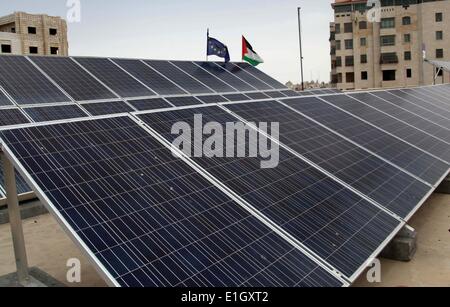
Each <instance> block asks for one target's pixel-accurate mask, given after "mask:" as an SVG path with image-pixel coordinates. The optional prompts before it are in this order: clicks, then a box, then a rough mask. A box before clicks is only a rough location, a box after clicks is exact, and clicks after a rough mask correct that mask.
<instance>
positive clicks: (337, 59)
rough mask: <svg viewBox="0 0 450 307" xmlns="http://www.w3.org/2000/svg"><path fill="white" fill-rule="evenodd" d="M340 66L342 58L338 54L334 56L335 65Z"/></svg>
mask: <svg viewBox="0 0 450 307" xmlns="http://www.w3.org/2000/svg"><path fill="white" fill-rule="evenodd" d="M341 66H342V58H341V57H340V56H338V57H336V67H341Z"/></svg>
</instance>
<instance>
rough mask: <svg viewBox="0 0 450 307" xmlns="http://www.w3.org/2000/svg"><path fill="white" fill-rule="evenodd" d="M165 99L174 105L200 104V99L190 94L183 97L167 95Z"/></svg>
mask: <svg viewBox="0 0 450 307" xmlns="http://www.w3.org/2000/svg"><path fill="white" fill-rule="evenodd" d="M166 99H167V101H169V102H170V103H172V104H173V105H174V106H176V107H184V106H193V105H197V104H202V102H201V101H200V100H198V99H197V98H195V97H192V96H185V97H167V98H166Z"/></svg>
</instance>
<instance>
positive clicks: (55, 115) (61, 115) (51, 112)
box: [23, 105, 88, 122]
mask: <svg viewBox="0 0 450 307" xmlns="http://www.w3.org/2000/svg"><path fill="white" fill-rule="evenodd" d="M23 110H24V111H25V112H26V113H27V114H28V115H29V116H30V117H31V118H32V119H33V120H34V121H35V122H47V121H53V120H61V119H70V118H79V117H87V116H88V115H87V114H86V113H85V112H84V111H83V110H82V109H81V108H80V107H79V106H77V105H64V106H51V107H35V108H24V109H23Z"/></svg>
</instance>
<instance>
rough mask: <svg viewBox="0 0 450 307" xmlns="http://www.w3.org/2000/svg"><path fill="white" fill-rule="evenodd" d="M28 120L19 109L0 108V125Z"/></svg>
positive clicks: (26, 121)
mask: <svg viewBox="0 0 450 307" xmlns="http://www.w3.org/2000/svg"><path fill="white" fill-rule="evenodd" d="M29 122H30V121H29V120H28V118H27V117H26V116H25V115H23V113H22V112H20V110H19V109H0V126H13V125H20V124H26V123H29Z"/></svg>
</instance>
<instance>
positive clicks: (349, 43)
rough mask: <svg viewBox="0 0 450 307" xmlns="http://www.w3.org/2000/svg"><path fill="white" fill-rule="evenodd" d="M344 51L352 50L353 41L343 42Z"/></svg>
mask: <svg viewBox="0 0 450 307" xmlns="http://www.w3.org/2000/svg"><path fill="white" fill-rule="evenodd" d="M345 49H347V50H350V49H353V40H352V39H346V40H345Z"/></svg>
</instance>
